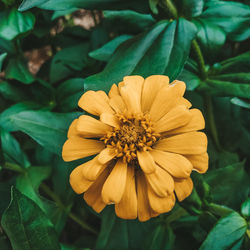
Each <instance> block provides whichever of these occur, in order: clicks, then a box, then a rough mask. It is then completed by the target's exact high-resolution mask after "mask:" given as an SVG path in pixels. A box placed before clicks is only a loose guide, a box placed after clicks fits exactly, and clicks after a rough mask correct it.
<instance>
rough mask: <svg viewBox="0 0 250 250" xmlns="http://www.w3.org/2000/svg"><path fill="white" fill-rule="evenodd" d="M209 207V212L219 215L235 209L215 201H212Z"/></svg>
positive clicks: (224, 214)
mask: <svg viewBox="0 0 250 250" xmlns="http://www.w3.org/2000/svg"><path fill="white" fill-rule="evenodd" d="M207 208H208V210H209V212H211V213H213V214H215V215H219V216H226V215H228V214H230V213H232V212H233V211H234V210H232V209H231V208H228V207H225V206H221V205H217V204H215V203H210V204H209V205H208V207H207Z"/></svg>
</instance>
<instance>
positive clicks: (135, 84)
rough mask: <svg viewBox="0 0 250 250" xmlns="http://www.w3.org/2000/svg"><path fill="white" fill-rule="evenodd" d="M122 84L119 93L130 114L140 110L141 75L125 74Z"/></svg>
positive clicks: (142, 80)
mask: <svg viewBox="0 0 250 250" xmlns="http://www.w3.org/2000/svg"><path fill="white" fill-rule="evenodd" d="M123 82H124V86H122V87H121V89H120V93H121V96H122V98H123V100H124V102H125V104H126V106H127V109H128V111H129V112H131V113H132V114H138V113H140V112H141V92H142V84H143V82H144V79H143V78H142V77H141V76H126V77H124V78H123Z"/></svg>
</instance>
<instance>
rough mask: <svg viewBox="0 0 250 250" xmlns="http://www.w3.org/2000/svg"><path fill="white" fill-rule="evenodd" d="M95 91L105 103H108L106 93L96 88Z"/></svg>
mask: <svg viewBox="0 0 250 250" xmlns="http://www.w3.org/2000/svg"><path fill="white" fill-rule="evenodd" d="M96 93H97V94H98V95H99V96H100V98H101V99H103V100H104V101H106V103H109V97H108V96H107V94H106V93H105V92H104V91H102V90H98V91H97V92H96Z"/></svg>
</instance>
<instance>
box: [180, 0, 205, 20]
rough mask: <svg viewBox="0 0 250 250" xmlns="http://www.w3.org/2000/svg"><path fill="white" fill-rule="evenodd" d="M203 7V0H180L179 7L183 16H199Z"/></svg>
mask: <svg viewBox="0 0 250 250" xmlns="http://www.w3.org/2000/svg"><path fill="white" fill-rule="evenodd" d="M203 7H204V0H182V1H181V9H182V13H184V16H185V17H188V18H190V17H194V16H199V15H200V14H201V13H202V10H203Z"/></svg>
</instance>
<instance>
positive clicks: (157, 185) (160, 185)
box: [145, 166, 174, 197]
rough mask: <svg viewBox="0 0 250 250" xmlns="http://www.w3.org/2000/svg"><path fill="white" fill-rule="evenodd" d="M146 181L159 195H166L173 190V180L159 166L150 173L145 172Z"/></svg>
mask: <svg viewBox="0 0 250 250" xmlns="http://www.w3.org/2000/svg"><path fill="white" fill-rule="evenodd" d="M145 177H146V179H147V182H148V183H149V185H150V186H151V187H152V189H153V190H154V192H155V193H156V194H157V195H158V196H160V197H166V196H167V195H169V194H171V193H172V192H173V191H174V180H173V178H172V176H171V175H170V174H169V173H168V172H167V171H165V170H163V169H162V168H160V167H159V166H157V167H156V170H155V172H154V173H152V174H145Z"/></svg>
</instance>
